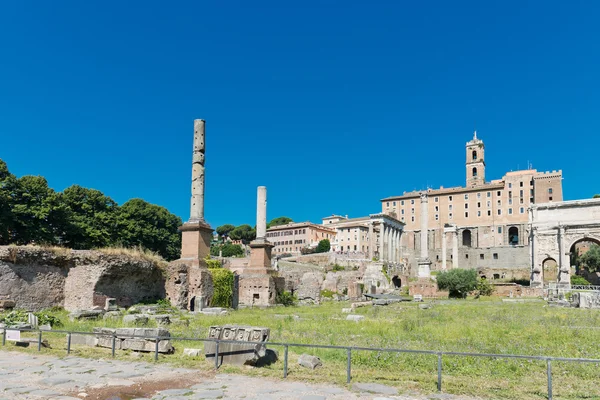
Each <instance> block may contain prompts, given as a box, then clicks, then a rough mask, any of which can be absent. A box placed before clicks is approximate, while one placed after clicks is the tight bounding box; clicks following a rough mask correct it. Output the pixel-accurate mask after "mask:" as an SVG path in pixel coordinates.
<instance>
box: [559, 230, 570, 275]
mask: <svg viewBox="0 0 600 400" xmlns="http://www.w3.org/2000/svg"><path fill="white" fill-rule="evenodd" d="M566 247H567V243H566V238H565V228H564V227H563V226H559V228H558V250H559V254H558V259H559V261H558V264H559V267H558V268H559V269H558V283H559V284H561V285H564V286H570V285H571V261H570V259H569V256H568V255H567V249H566Z"/></svg>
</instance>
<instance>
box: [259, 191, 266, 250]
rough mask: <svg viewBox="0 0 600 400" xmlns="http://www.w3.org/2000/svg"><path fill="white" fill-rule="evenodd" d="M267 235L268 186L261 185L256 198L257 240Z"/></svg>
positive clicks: (263, 238)
mask: <svg viewBox="0 0 600 400" xmlns="http://www.w3.org/2000/svg"><path fill="white" fill-rule="evenodd" d="M266 236H267V187H266V186H259V187H258V191H257V200H256V240H265V237H266Z"/></svg>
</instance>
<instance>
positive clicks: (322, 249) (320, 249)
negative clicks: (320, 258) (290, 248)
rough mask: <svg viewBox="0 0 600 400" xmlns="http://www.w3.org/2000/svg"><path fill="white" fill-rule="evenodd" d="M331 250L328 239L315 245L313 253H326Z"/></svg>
mask: <svg viewBox="0 0 600 400" xmlns="http://www.w3.org/2000/svg"><path fill="white" fill-rule="evenodd" d="M330 249H331V243H329V239H323V240H321V241H320V242H319V244H318V245H317V249H316V250H315V253H327V252H328V251H329V250H330Z"/></svg>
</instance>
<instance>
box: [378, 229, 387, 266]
mask: <svg viewBox="0 0 600 400" xmlns="http://www.w3.org/2000/svg"><path fill="white" fill-rule="evenodd" d="M381 229H382V232H383V236H382V239H381V257H380V260H379V261H385V260H387V235H388V227H387V226H386V225H385V223H383V222H382V223H381Z"/></svg>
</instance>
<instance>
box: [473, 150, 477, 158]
mask: <svg viewBox="0 0 600 400" xmlns="http://www.w3.org/2000/svg"><path fill="white" fill-rule="evenodd" d="M473 160H477V151H476V150H473Z"/></svg>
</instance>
